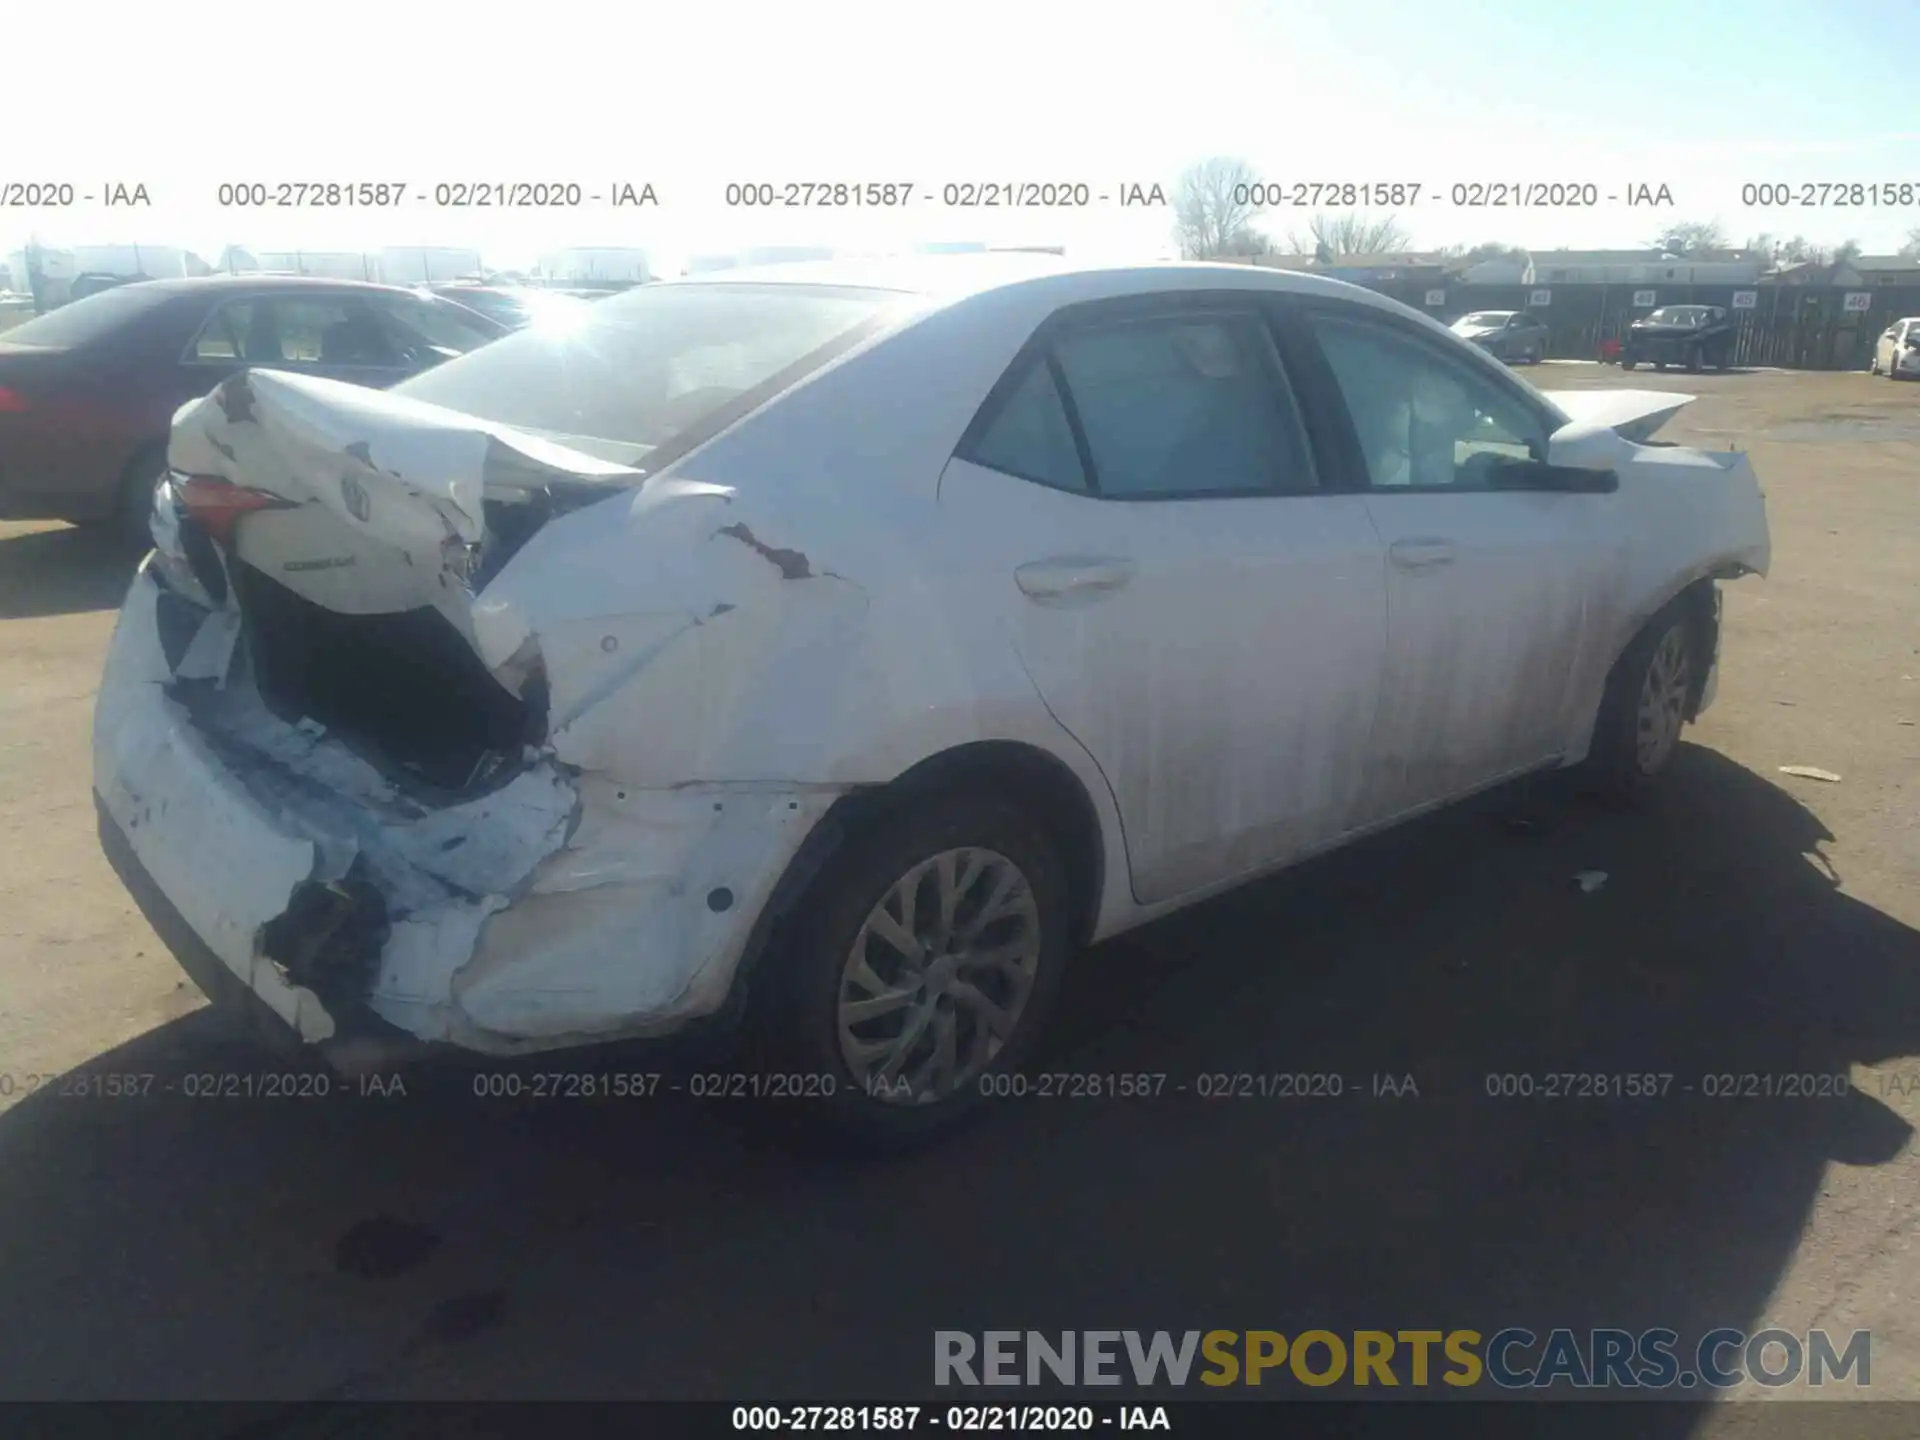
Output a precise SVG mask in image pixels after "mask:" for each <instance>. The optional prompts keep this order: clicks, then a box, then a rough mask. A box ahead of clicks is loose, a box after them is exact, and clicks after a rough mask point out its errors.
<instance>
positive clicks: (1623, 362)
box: [1620, 355, 1640, 370]
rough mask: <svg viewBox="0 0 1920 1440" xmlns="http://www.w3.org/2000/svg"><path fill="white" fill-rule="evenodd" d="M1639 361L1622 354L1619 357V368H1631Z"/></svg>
mask: <svg viewBox="0 0 1920 1440" xmlns="http://www.w3.org/2000/svg"><path fill="white" fill-rule="evenodd" d="M1639 363H1640V362H1639V361H1638V360H1635V359H1633V358H1632V357H1630V356H1627V355H1622V356H1621V357H1620V368H1621V369H1622V370H1631V369H1633V367H1634V366H1636V365H1638V364H1639Z"/></svg>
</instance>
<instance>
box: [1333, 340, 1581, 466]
mask: <svg viewBox="0 0 1920 1440" xmlns="http://www.w3.org/2000/svg"><path fill="white" fill-rule="evenodd" d="M1313 329H1314V333H1315V336H1316V338H1317V339H1318V340H1319V342H1320V348H1321V351H1322V353H1323V354H1325V356H1326V358H1327V363H1328V365H1329V366H1330V367H1331V369H1332V370H1333V374H1334V379H1335V381H1336V383H1337V384H1338V385H1339V387H1340V393H1341V397H1342V398H1343V399H1344V400H1345V401H1346V405H1347V411H1348V413H1349V414H1350V415H1351V416H1352V417H1353V425H1354V430H1355V432H1356V434H1357V436H1358V438H1359V441H1360V449H1361V453H1362V455H1363V456H1364V458H1365V461H1366V465H1367V476H1368V480H1369V482H1370V483H1371V484H1372V485H1373V486H1374V487H1375V488H1376V489H1392V488H1402V489H1404V488H1409V487H1412V488H1419V489H1435V488H1448V487H1451V488H1455V489H1483V488H1486V487H1487V486H1488V485H1489V484H1491V483H1492V476H1491V474H1490V472H1491V471H1492V470H1493V469H1494V468H1496V467H1497V466H1499V465H1500V464H1502V463H1503V462H1510V461H1516V460H1519V461H1525V460H1544V459H1546V457H1547V437H1546V432H1545V428H1544V426H1543V425H1542V423H1541V422H1540V421H1539V420H1538V419H1536V418H1535V416H1534V415H1533V414H1532V413H1531V412H1530V411H1529V410H1528V408H1527V407H1526V406H1525V405H1524V404H1522V403H1521V402H1520V401H1519V400H1518V399H1516V398H1515V397H1512V396H1509V395H1506V394H1504V393H1502V392H1501V390H1500V389H1499V388H1498V387H1497V386H1495V385H1493V384H1492V383H1491V382H1489V381H1488V380H1487V379H1486V378H1485V377H1483V376H1479V375H1475V374H1473V373H1472V372H1471V370H1469V369H1468V368H1467V367H1466V366H1464V365H1458V364H1455V363H1454V362H1452V361H1451V360H1449V359H1448V358H1447V357H1445V356H1443V355H1441V354H1439V353H1438V352H1437V351H1435V350H1434V349H1432V348H1430V347H1428V346H1426V345H1423V344H1421V343H1420V342H1418V341H1416V340H1413V339H1410V338H1408V337H1405V336H1402V335H1400V334H1399V333H1398V332H1396V331H1394V330H1392V329H1390V328H1389V327H1387V326H1383V325H1376V324H1371V323H1369V322H1367V321H1364V320H1348V319H1345V318H1342V317H1339V316H1333V315H1326V314H1319V315H1315V316H1314V318H1313Z"/></svg>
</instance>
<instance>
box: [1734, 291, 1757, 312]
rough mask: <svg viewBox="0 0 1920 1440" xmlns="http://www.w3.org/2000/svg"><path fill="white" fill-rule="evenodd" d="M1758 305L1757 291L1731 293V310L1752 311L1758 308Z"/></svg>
mask: <svg viewBox="0 0 1920 1440" xmlns="http://www.w3.org/2000/svg"><path fill="white" fill-rule="evenodd" d="M1759 303H1760V292H1759V291H1758V290H1736V291H1734V292H1733V308H1734V309H1736V310H1752V309H1754V308H1755V307H1756V306H1758V305H1759Z"/></svg>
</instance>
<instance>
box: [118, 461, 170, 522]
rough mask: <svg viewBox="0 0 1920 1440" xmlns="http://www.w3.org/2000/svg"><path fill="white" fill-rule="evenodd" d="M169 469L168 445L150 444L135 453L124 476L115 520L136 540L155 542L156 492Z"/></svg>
mask: <svg viewBox="0 0 1920 1440" xmlns="http://www.w3.org/2000/svg"><path fill="white" fill-rule="evenodd" d="M166 471H167V447H166V446H165V445H164V444H161V445H158V446H153V445H149V446H148V447H147V448H145V449H144V450H142V451H141V452H140V453H139V454H138V455H136V456H134V457H133V459H132V460H131V461H130V462H129V463H128V465H127V468H126V470H125V471H124V472H123V473H122V475H121V477H120V491H119V493H118V494H117V495H115V496H114V501H113V516H112V521H113V525H114V527H115V528H116V529H117V530H119V531H120V533H121V534H122V535H124V536H125V537H126V538H127V539H128V540H129V541H131V542H133V543H135V544H139V545H151V543H152V536H153V492H154V490H155V488H156V487H158V485H159V484H160V479H161V477H162V476H163V475H165V474H166Z"/></svg>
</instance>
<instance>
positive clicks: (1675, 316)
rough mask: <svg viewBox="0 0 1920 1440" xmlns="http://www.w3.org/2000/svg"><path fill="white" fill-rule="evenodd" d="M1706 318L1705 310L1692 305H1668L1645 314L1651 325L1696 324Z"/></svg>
mask: <svg viewBox="0 0 1920 1440" xmlns="http://www.w3.org/2000/svg"><path fill="white" fill-rule="evenodd" d="M1706 318H1707V312H1706V311H1705V310H1702V309H1699V308H1698V307H1696V306H1692V305H1669V306H1666V307H1664V308H1662V309H1659V310H1656V311H1654V312H1653V313H1652V314H1651V315H1649V316H1647V321H1648V323H1649V324H1653V325H1698V324H1700V323H1702V322H1703V321H1704V320H1705V319H1706Z"/></svg>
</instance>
